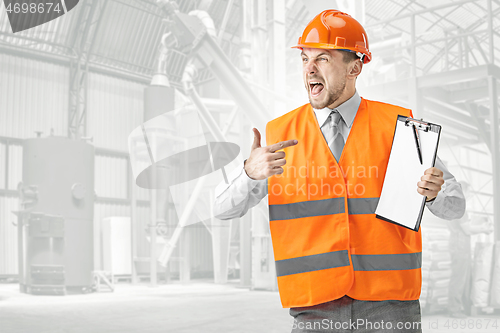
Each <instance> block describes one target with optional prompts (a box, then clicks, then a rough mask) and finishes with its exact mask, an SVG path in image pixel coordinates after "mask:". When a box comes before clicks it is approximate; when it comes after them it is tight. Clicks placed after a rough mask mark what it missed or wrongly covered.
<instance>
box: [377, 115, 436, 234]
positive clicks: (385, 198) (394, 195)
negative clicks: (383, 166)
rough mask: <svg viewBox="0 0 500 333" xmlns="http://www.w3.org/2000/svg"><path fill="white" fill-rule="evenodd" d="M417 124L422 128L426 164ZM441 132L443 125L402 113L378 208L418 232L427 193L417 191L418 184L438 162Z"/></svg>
mask: <svg viewBox="0 0 500 333" xmlns="http://www.w3.org/2000/svg"><path fill="white" fill-rule="evenodd" d="M413 124H414V125H415V126H416V128H417V129H418V134H419V139H420V147H421V153H422V164H420V159H419V156H418V151H417V147H416V143H415V136H414V128H413V126H412V125H413ZM440 133H441V126H440V125H436V124H431V123H428V122H424V121H421V120H418V119H413V118H409V117H405V116H401V115H399V116H398V121H397V122H396V129H395V131H394V139H393V142H392V148H391V155H390V157H389V163H388V165H387V170H386V173H385V178H384V185H383V187H382V193H381V194H380V199H379V202H378V205H377V208H376V210H375V214H376V217H377V218H379V219H382V220H385V221H387V222H391V223H395V224H398V225H401V226H403V227H406V228H409V229H412V230H414V231H418V229H419V227H420V222H421V220H422V213H423V211H424V206H425V196H422V195H421V194H420V193H418V192H417V183H418V182H419V181H420V178H421V177H422V176H423V175H424V172H425V170H427V169H428V168H430V167H433V166H434V163H435V162H436V156H437V148H438V144H439V136H440Z"/></svg>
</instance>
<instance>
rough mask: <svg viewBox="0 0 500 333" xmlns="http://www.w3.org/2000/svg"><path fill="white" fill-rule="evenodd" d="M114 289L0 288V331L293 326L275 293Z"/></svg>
mask: <svg viewBox="0 0 500 333" xmlns="http://www.w3.org/2000/svg"><path fill="white" fill-rule="evenodd" d="M115 286H116V289H115V291H114V292H101V293H92V294H86V295H67V296H33V295H26V294H21V293H19V291H18V288H19V287H18V285H17V284H0V332H1V333H14V332H15V333H17V332H19V333H21V332H22V333H80V332H81V333H83V332H85V333H88V332H92V333H94V332H95V333H100V332H106V333H108V332H110V333H111V332H120V333H128V332H141V333H150V332H151V333H152V332H162V333H164V332H178V333H191V332H193V333H194V332H196V333H199V332H204V333H212V332H214V333H215V332H217V333H226V332H238V333H240V332H241V333H246V332H248V333H250V332H251V333H261V332H266V333H273V332H290V330H291V325H292V322H293V321H292V318H291V317H290V316H289V314H288V309H283V308H281V303H280V300H279V296H278V293H277V292H268V291H249V290H248V289H241V288H238V287H235V286H233V285H215V284H213V283H210V282H193V283H190V284H185V285H182V284H175V283H174V284H169V285H160V286H159V287H156V288H151V287H149V286H147V285H136V286H132V285H130V284H117V285H115ZM495 323H496V327H494V324H495ZM455 325H456V326H455ZM486 325H488V326H489V327H488V328H486ZM461 326H462V327H465V328H464V329H460V327H461ZM469 327H470V328H469ZM422 328H423V331H424V332H474V333H477V332H485V333H490V332H500V318H498V316H497V317H491V316H490V317H486V316H482V317H478V318H468V319H466V320H465V321H460V320H455V321H453V320H452V319H450V318H447V317H445V316H425V317H423V319H422Z"/></svg>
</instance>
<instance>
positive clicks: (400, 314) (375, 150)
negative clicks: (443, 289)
mask: <svg viewBox="0 0 500 333" xmlns="http://www.w3.org/2000/svg"><path fill="white" fill-rule="evenodd" d="M295 47H296V48H299V49H301V50H302V52H301V57H302V63H303V79H304V84H305V87H306V89H307V91H308V95H309V101H310V103H308V104H306V105H304V106H302V107H299V108H298V109H296V110H293V111H291V112H289V113H287V114H285V115H283V116H281V117H279V118H277V119H274V120H272V121H271V122H269V123H268V124H267V128H266V131H267V132H266V133H267V142H268V144H269V145H268V146H266V147H262V146H261V143H260V132H259V131H258V130H257V129H253V131H254V135H255V137H254V142H253V144H252V150H251V153H250V157H249V158H248V159H247V160H246V161H245V163H244V166H243V168H242V169H240V170H236V173H233V174H232V175H231V182H230V184H227V185H225V184H221V187H219V188H218V192H220V193H218V194H217V198H216V202H215V212H216V216H217V217H218V218H221V219H229V218H235V217H240V216H243V215H244V214H245V213H246V212H247V210H248V209H249V208H251V207H253V206H255V205H256V204H257V203H258V202H259V201H260V200H261V199H262V198H263V197H265V196H266V195H267V194H268V195H269V218H270V229H271V236H272V240H273V250H274V256H275V261H276V273H277V276H278V287H279V292H280V298H281V302H282V305H283V307H285V308H290V314H291V315H292V316H293V317H294V326H293V330H292V332H318V331H319V332H330V331H335V332H352V331H355V332H361V331H363V332H370V331H374V332H375V331H377V332H381V331H384V330H385V329H389V330H391V329H392V331H405V330H406V331H409V332H419V331H420V327H419V325H420V304H419V301H418V298H419V296H420V289H421V271H420V267H421V250H422V247H421V233H420V230H419V231H418V232H415V231H413V230H410V229H407V228H404V227H401V226H399V225H396V224H393V223H389V222H386V221H382V220H380V219H377V218H376V217H375V214H374V211H375V208H376V205H377V203H378V198H379V196H380V193H381V190H382V185H383V178H384V175H385V170H386V167H387V163H388V158H389V154H390V150H391V145H392V139H393V136H394V128H395V124H396V119H397V115H398V114H400V115H406V116H412V114H411V111H410V110H408V109H404V108H401V107H397V106H394V105H389V104H385V103H379V102H373V101H368V100H365V99H362V98H361V97H360V96H359V95H358V93H357V92H356V87H355V84H356V78H357V77H358V76H359V75H360V74H361V71H362V68H363V65H364V64H367V63H368V62H369V61H370V60H371V54H370V51H369V49H368V40H367V37H366V33H365V31H364V29H363V27H362V26H361V25H360V24H359V23H358V22H357V21H356V20H354V19H353V18H352V17H350V16H349V15H347V14H345V13H342V12H339V11H336V10H326V11H323V12H322V13H320V14H319V15H317V16H316V17H315V18H314V19H313V20H312V21H311V22H310V23H309V24H308V26H307V27H306V28H305V30H304V33H303V34H302V37H301V38H299V43H298V45H297V46H295ZM285 157H286V159H285ZM243 171H244V172H243ZM415 189H416V191H418V193H420V194H421V195H423V196H426V200H427V204H426V205H427V207H428V208H429V209H430V210H431V211H432V212H433V213H434V214H435V215H437V216H439V217H441V218H445V219H456V218H459V217H460V216H462V214H463V212H464V209H465V204H464V198H463V195H462V192H461V190H460V186H459V185H458V184H457V183H456V181H455V180H454V178H453V176H452V175H451V174H450V173H449V172H448V171H447V170H446V168H445V167H444V165H443V164H442V163H441V161H440V160H439V159H438V160H437V162H436V167H433V168H430V169H428V170H426V171H425V173H424V174H423V175H422V177H421V179H420V181H418V180H416V181H415ZM450 193H452V194H451V195H450ZM405 325H406V326H405ZM389 326H390V327H389Z"/></svg>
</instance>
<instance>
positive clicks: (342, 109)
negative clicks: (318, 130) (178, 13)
mask: <svg viewBox="0 0 500 333" xmlns="http://www.w3.org/2000/svg"><path fill="white" fill-rule="evenodd" d="M360 104H361V97H360V96H359V94H358V91H356V92H355V93H354V95H353V96H352V97H351V98H349V99H348V100H347V101H345V102H344V103H342V104H340V105H339V106H337V107H336V108H335V109H330V108H323V109H314V108H313V110H314V113H315V114H316V119H317V120H318V124H319V127H322V126H323V124H324V123H325V121H326V119H327V118H328V116H329V115H330V112H332V110H337V111H338V112H339V113H340V116H341V117H342V119H343V120H344V122H345V124H346V125H347V127H348V128H351V126H352V123H353V122H354V117H356V113H357V112H358V108H359V105H360Z"/></svg>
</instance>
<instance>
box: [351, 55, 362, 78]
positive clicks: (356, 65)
mask: <svg viewBox="0 0 500 333" xmlns="http://www.w3.org/2000/svg"><path fill="white" fill-rule="evenodd" d="M362 69H363V63H362V62H361V60H359V59H356V60H354V61H353V62H351V63H350V64H349V76H354V77H358V75H359V74H361V70H362Z"/></svg>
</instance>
